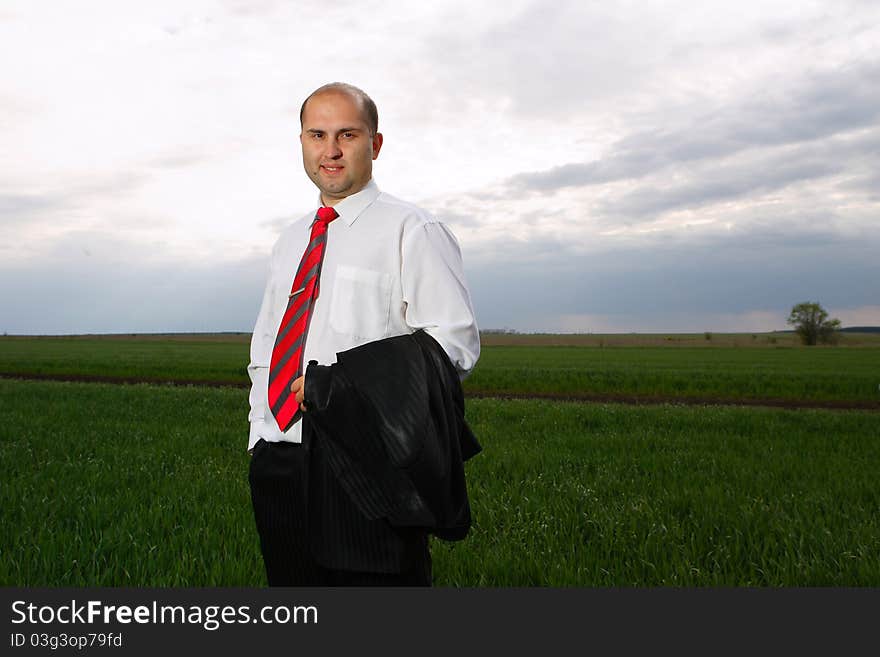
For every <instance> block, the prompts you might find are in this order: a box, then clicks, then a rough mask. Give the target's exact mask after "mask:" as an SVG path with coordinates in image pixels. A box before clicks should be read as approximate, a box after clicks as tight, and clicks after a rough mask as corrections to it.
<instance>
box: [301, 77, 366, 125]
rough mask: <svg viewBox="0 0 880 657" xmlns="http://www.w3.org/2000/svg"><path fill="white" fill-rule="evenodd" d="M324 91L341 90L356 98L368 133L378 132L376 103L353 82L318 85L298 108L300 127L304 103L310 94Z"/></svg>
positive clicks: (307, 100)
mask: <svg viewBox="0 0 880 657" xmlns="http://www.w3.org/2000/svg"><path fill="white" fill-rule="evenodd" d="M325 91H341V92H342V93H347V94H349V95H351V96H354V97H355V98H357V99H358V100H359V101H360V102H361V111H362V112H363V114H364V120H365V121H366V122H367V127H368V128H369V129H370V134H371V135H375V134H376V133H378V132H379V110H378V109H376V103H374V102H373V99H372V98H370V97H369V96H368V95H367V94H366V92H365V91H364V90H363V89H358V88H357V87H356V86H354V85H353V84H348V83H346V82H331V83H330V84H325V85H324V86H323V87H318V88H317V89H315V90H314V91H313V92H312V93H310V94H309V97H308V98H306V99H305V100H304V101H303V104H302V107H300V108H299V125H300V127H302V122H303V114H304V113H305V111H306V103H308V102H309V100H311V98H312V96H317V95H318V94H321V93H324V92H325Z"/></svg>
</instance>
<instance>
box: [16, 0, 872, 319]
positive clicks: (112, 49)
mask: <svg viewBox="0 0 880 657" xmlns="http://www.w3.org/2000/svg"><path fill="white" fill-rule="evenodd" d="M877 44H880V3H878V2H875V1H873V0H864V1H858V0H827V1H825V2H809V1H807V0H804V1H802V2H796V3H793V2H790V1H789V0H785V1H778V0H760V1H752V0H740V1H739V2H736V3H732V2H729V1H725V2H717V1H714V0H710V1H705V0H703V1H700V2H698V1H696V0H692V1H683V0H681V1H675V0H664V1H663V2H659V1H656V2H655V1H642V2H629V1H613V0H611V1H606V2H601V3H600V2H587V1H585V0H581V1H571V2H567V1H565V0H558V1H556V2H552V3H550V2H528V1H520V0H512V1H508V2H504V3H500V2H478V1H474V0H463V1H458V0H438V1H436V2H432V3H401V2H392V1H391V0H358V1H356V2H355V1H352V2H349V1H345V0H343V1H341V2H334V3H328V2H324V1H321V0H316V1H311V0H308V1H298V0H296V1H295V0H288V1H278V2H275V1H271V0H265V1H263V0H253V1H246V0H214V1H210V2H209V1H202V0H187V1H186V2H180V0H173V1H165V0H161V1H159V0H153V1H151V2H139V1H135V0H132V1H130V2H123V1H118V0H113V1H110V0H108V1H106V2H97V1H88V0H79V1H77V2H65V1H64V0H58V1H55V2H49V1H42V0H22V1H20V2H16V1H14V0H2V2H0V71H2V75H0V331H5V332H8V333H10V334H15V333H46V334H48V333H113V332H136V331H137V332H153V331H156V332H158V331H249V330H250V329H251V328H252V327H253V322H254V319H255V317H256V312H257V308H258V304H259V299H260V296H261V293H262V287H263V283H264V280H265V275H266V264H267V257H268V252H269V250H270V248H271V246H272V243H273V241H274V239H275V238H276V236H277V234H278V231H279V230H280V229H281V227H283V226H284V225H285V224H286V223H287V222H289V221H291V220H292V219H293V218H295V217H298V216H300V215H301V214H303V213H305V212H307V211H309V210H310V209H312V208H313V207H314V204H315V201H316V193H315V190H314V188H313V187H311V184H310V183H309V181H308V179H307V178H306V177H305V175H304V173H303V171H302V163H301V159H300V153H299V144H298V131H299V124H298V112H299V105H300V103H301V102H302V99H303V98H304V97H305V96H306V95H308V93H309V92H310V91H311V90H312V89H314V88H315V87H317V86H320V85H321V84H323V83H325V82H328V81H333V80H343V81H347V82H351V83H353V84H356V85H358V86H360V87H362V88H364V89H365V90H366V91H367V92H368V93H369V94H370V95H371V96H372V97H373V98H374V100H376V102H377V104H378V106H379V114H380V129H381V131H382V132H383V133H384V135H385V145H384V147H383V150H382V153H381V156H380V158H379V160H378V161H377V162H376V163H375V168H374V176H375V178H376V181H377V182H378V183H379V185H380V186H381V187H382V188H383V189H384V190H386V191H389V192H391V193H393V194H395V195H397V196H400V197H402V198H405V199H407V200H411V201H414V202H417V203H419V204H421V205H423V206H425V207H427V208H428V209H430V210H431V211H433V212H434V213H435V214H437V215H438V216H440V217H441V218H442V219H443V220H445V221H446V222H447V223H448V224H449V225H450V226H451V227H452V229H453V231H454V232H455V234H456V235H457V237H458V239H459V242H460V243H461V247H462V252H463V255H464V259H465V270H466V274H467V277H468V280H469V282H470V286H471V290H472V294H473V299H474V305H475V308H476V311H477V317H478V321H479V324H480V327H481V328H487V329H488V328H509V329H516V330H520V331H537V330H544V331H555V332H562V331H564V332H574V331H580V332H594V333H597V332H629V331H636V332H650V331H673V330H675V331H691V332H697V331H706V330H710V331H719V332H721V331H764V330H772V329H780V328H785V318H786V316H787V313H788V310H789V309H790V308H791V306H792V305H793V304H795V303H797V302H800V301H808V300H815V301H819V302H821V303H822V304H823V305H824V306H825V307H826V308H828V309H829V311H830V312H831V313H832V314H833V315H834V316H837V317H839V318H840V319H841V320H842V321H843V324H844V325H865V324H873V325H880V226H878V221H880V55H878V52H880V50H878V47H877Z"/></svg>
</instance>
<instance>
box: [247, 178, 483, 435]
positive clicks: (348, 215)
mask: <svg viewBox="0 0 880 657" xmlns="http://www.w3.org/2000/svg"><path fill="white" fill-rule="evenodd" d="M319 203H320V200H319ZM333 207H334V209H335V210H336V212H337V213H339V217H338V218H336V219H335V220H334V221H332V222H331V223H330V225H329V226H328V228H327V246H326V248H325V251H324V264H323V265H322V269H321V278H320V294H319V296H318V299H317V301H316V302H315V306H314V308H313V310H312V318H311V320H310V323H309V330H308V334H307V336H306V342H305V353H304V358H303V365H304V366H305V365H307V364H308V362H309V361H310V360H317V361H318V362H319V363H320V364H321V365H329V364H331V363H335V362H336V354H337V353H338V352H340V351H345V350H347V349H351V348H353V347H357V346H358V345H362V344H364V343H367V342H372V341H374V340H380V339H382V338H389V337H393V336H396V335H405V334H408V333H413V332H414V331H416V330H418V329H424V330H425V332H426V333H428V334H430V335H431V337H433V338H434V339H435V340H436V341H437V342H438V343H439V344H440V346H441V347H443V349H444V351H445V352H446V354H447V355H448V356H449V359H450V360H451V361H452V363H453V365H455V367H456V369H457V370H458V372H459V375H460V376H461V377H462V378H464V377H465V376H467V374H468V373H470V371H471V370H472V369H473V368H474V365H475V364H476V362H477V359H478V358H479V356H480V336H479V331H478V330H477V324H476V320H475V318H474V311H473V307H472V304H471V298H470V293H469V292H468V288H467V285H466V283H465V278H464V272H463V269H462V261H461V251H460V249H459V246H458V242H457V241H456V239H455V236H454V235H453V234H452V232H451V231H450V230H449V229H448V228H447V227H446V226H445V225H444V224H442V223H440V222H439V221H437V220H436V219H435V218H434V217H432V216H431V215H430V214H428V213H427V212H425V211H424V210H422V209H421V208H418V207H416V206H414V205H412V204H410V203H406V202H405V201H401V200H399V199H397V198H395V197H393V196H390V195H388V194H386V193H384V192H380V191H379V188H378V187H377V186H376V184H375V182H373V181H372V180H371V181H370V182H369V183H368V184H367V186H366V187H365V188H364V189H362V190H361V191H360V192H358V193H356V194H352V195H351V196H348V197H346V198H344V199H343V200H342V201H340V202H339V203H337V204H336V205H335V206H333ZM316 209H317V208H316ZM314 217H315V212H314V211H313V212H311V213H309V214H308V215H306V216H304V217H302V218H301V219H299V220H298V221H296V222H295V223H293V224H292V225H290V226H288V227H287V228H286V229H285V230H284V232H283V233H282V234H281V236H280V237H279V239H278V241H277V242H276V244H275V247H274V249H273V250H272V257H271V261H270V266H269V278H268V282H267V284H266V291H265V294H264V295H263V303H262V306H261V307H260V312H259V315H258V316H257V322H256V326H255V327H254V333H253V337H252V339H251V361H250V364H249V365H248V374H249V375H250V378H251V392H250V406H251V410H250V414H249V415H248V419H249V420H250V438H249V441H248V450H251V449H253V447H254V445H255V444H256V442H257V441H258V440H259V439H260V438H262V439H263V440H265V441H267V442H278V441H290V442H301V440H302V430H301V422H296V423H295V424H294V425H293V426H292V427H290V429H288V430H287V432H282V431H281V430H280V429H279V427H278V423H277V422H276V421H275V417H274V416H273V415H272V411H271V409H270V408H269V405H268V402H267V397H268V379H269V361H270V360H271V358H272V348H273V347H274V345H275V336H276V334H277V333H278V326H279V325H280V324H281V318H282V315H283V314H284V311H285V309H286V308H287V301H288V295H289V294H290V286H291V285H292V283H293V277H294V276H295V274H296V269H297V266H298V265H299V261H300V259H301V258H302V255H303V251H304V250H305V248H306V246H307V244H308V241H309V234H310V231H311V224H312V220H313V219H314Z"/></svg>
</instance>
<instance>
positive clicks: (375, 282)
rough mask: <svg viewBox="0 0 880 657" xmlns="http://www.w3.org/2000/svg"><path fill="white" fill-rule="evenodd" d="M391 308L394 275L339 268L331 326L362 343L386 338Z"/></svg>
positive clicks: (335, 280) (355, 268)
mask: <svg viewBox="0 0 880 657" xmlns="http://www.w3.org/2000/svg"><path fill="white" fill-rule="evenodd" d="M390 308H391V275H390V274H387V273H384V272H379V271H374V270H372V269H363V268H361V267H352V266H349V265H338V266H337V267H336V277H335V279H334V282H333V298H332V299H331V301H330V326H331V327H332V328H333V330H334V331H336V332H338V333H344V334H345V335H350V336H353V337H355V338H357V339H359V340H366V341H369V340H378V339H380V338H384V337H385V331H386V329H387V327H388V315H389V311H390Z"/></svg>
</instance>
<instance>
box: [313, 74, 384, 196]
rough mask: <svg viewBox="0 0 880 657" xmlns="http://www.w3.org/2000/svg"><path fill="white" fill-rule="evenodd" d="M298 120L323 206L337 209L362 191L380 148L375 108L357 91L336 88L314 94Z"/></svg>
mask: <svg viewBox="0 0 880 657" xmlns="http://www.w3.org/2000/svg"><path fill="white" fill-rule="evenodd" d="M299 117H300V124H301V126H302V132H301V133H300V136H299V139H300V143H301V144H302V154H303V167H304V168H305V170H306V175H308V177H309V178H310V179H311V180H312V182H313V183H315V185H316V186H317V187H318V189H319V190H321V200H322V202H323V203H324V204H326V205H335V204H336V203H337V202H338V201H341V200H342V199H344V198H345V197H346V196H350V195H351V194H355V193H357V192H359V191H361V190H362V189H363V188H364V187H365V186H366V184H367V183H368V182H369V181H370V178H371V177H372V174H373V160H375V159H376V158H377V157H379V150H380V149H381V148H382V134H381V133H380V132H379V131H378V127H379V116H378V112H377V111H376V104H375V103H374V102H373V101H372V100H371V99H370V97H369V96H367V94H365V93H364V92H363V91H361V90H360V89H358V88H357V87H353V86H351V85H350V84H344V83H341V82H334V83H332V84H327V85H324V86H323V87H320V88H319V89H317V90H315V91H314V92H312V94H311V95H310V96H309V97H308V98H306V100H305V102H304V103H303V105H302V109H301V110H300V114H299Z"/></svg>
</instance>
